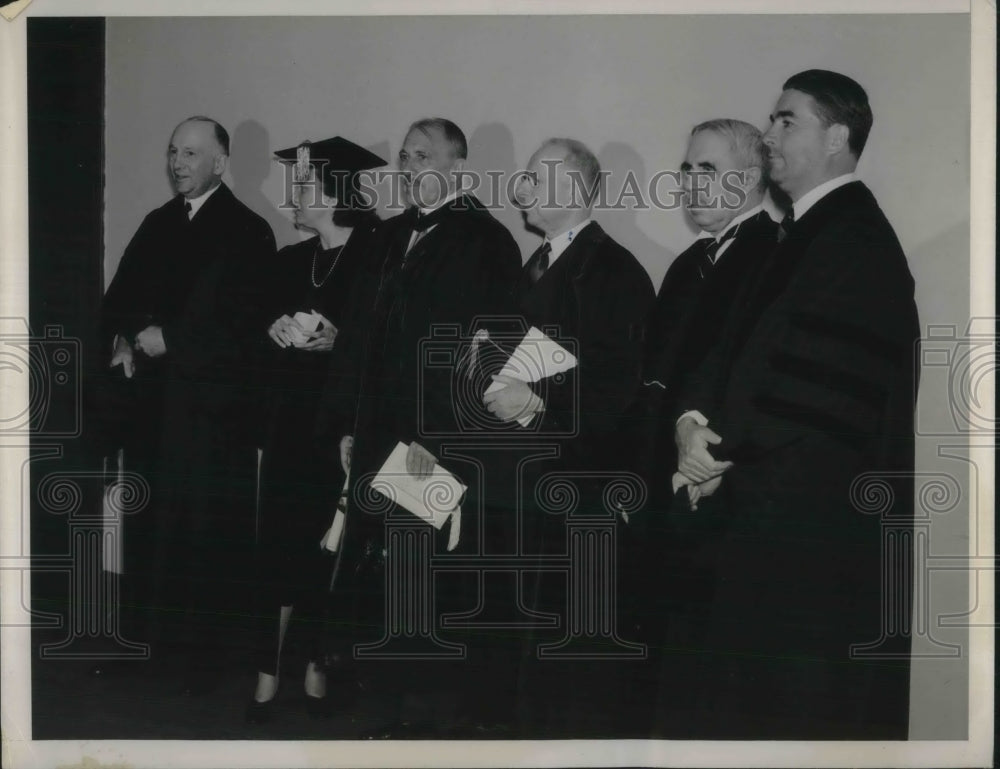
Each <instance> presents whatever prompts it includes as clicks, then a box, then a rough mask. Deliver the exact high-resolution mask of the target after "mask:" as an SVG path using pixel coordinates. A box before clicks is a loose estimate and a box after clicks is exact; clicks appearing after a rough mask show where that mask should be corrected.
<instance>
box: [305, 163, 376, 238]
mask: <svg viewBox="0 0 1000 769" xmlns="http://www.w3.org/2000/svg"><path fill="white" fill-rule="evenodd" d="M313 167H314V168H315V166H313ZM323 194H324V195H326V196H327V197H328V198H336V200H337V205H336V206H334V209H333V223H334V224H336V225H337V226H338V227H358V226H361V225H363V224H366V223H368V222H374V220H375V219H377V218H378V216H377V215H376V214H375V209H374V207H373V206H372V204H371V201H369V200H366V199H365V196H364V195H362V194H361V189H360V187H359V185H358V174H357V173H349V172H346V171H329V170H328V169H326V168H324V170H323Z"/></svg>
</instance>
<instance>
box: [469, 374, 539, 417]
mask: <svg viewBox="0 0 1000 769" xmlns="http://www.w3.org/2000/svg"><path fill="white" fill-rule="evenodd" d="M493 381H494V382H498V383H500V384H502V385H504V387H503V389H500V390H495V391H493V392H488V393H486V395H484V396H483V405H485V406H486V410H487V411H489V412H490V413H491V414H493V416H495V417H496V418H497V419H499V420H500V421H501V422H512V421H513V420H515V419H523V418H524V417H526V416H530V415H531V414H534V413H536V412H538V411H541V410H542V405H543V403H542V399H541V398H539V397H538V396H537V395H536V394H535V393H534V392H533V391H532V389H531V388H530V387H528V385H527V384H525V383H524V382H522V381H521V380H520V379H514V377H509V376H506V375H505V374H494V375H493Z"/></svg>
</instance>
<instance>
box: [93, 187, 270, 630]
mask: <svg viewBox="0 0 1000 769" xmlns="http://www.w3.org/2000/svg"><path fill="white" fill-rule="evenodd" d="M274 252H275V246H274V236H273V234H272V232H271V229H270V227H269V226H268V225H267V223H266V222H265V221H264V220H263V219H262V218H261V217H259V216H258V215H256V214H255V213H253V212H252V211H250V209H249V208H247V207H246V206H245V205H243V204H242V203H240V202H239V201H238V200H237V199H236V197H235V196H234V195H233V194H232V192H231V191H230V190H229V188H228V187H226V185H224V184H221V185H220V186H219V187H218V188H217V189H216V190H215V191H214V192H213V193H212V195H211V196H210V197H209V198H208V199H207V200H206V201H205V203H204V204H203V205H202V206H201V208H200V209H199V210H198V212H197V213H196V214H195V215H194V217H193V218H192V219H190V220H189V219H188V216H187V213H186V211H185V210H184V200H183V198H181V197H180V196H178V197H175V198H174V199H173V200H171V201H170V202H168V203H166V204H165V205H163V206H161V207H160V208H158V209H156V210H155V211H153V212H152V213H150V214H149V215H148V216H147V217H146V219H145V220H144V221H143V223H142V225H141V226H140V227H139V230H138V231H137V232H136V234H135V236H134V237H133V238H132V241H131V242H130V243H129V246H128V248H127V249H126V251H125V254H124V255H123V257H122V261H121V264H120V266H119V268H118V271H117V273H116V275H115V278H114V280H113V281H112V283H111V285H110V287H109V289H108V292H107V294H106V296H105V301H104V313H103V323H102V327H103V329H104V337H105V338H106V339H107V343H108V349H109V357H110V349H111V346H112V343H113V338H114V335H115V334H120V335H122V336H125V337H126V338H128V339H132V338H133V337H134V335H135V334H136V333H137V332H138V331H140V330H142V329H143V328H145V327H146V326H148V325H151V324H152V325H160V326H161V327H162V330H163V337H164V341H165V343H166V349H167V352H166V354H165V355H163V356H162V357H161V358H157V359H152V360H151V359H149V358H146V357H145V356H142V355H141V354H137V356H136V369H137V373H136V377H135V378H133V379H132V380H121V381H119V382H117V384H118V385H120V387H121V393H124V397H122V398H119V399H118V400H117V403H118V404H119V408H118V409H116V410H115V413H116V415H117V417H121V416H123V415H125V414H127V415H128V416H129V418H130V419H131V420H132V422H131V424H132V428H131V429H129V430H126V431H124V436H125V439H126V441H128V442H130V443H131V444H136V443H138V444H141V446H142V447H143V448H142V452H144V455H145V458H146V464H145V466H144V469H145V470H146V471H147V472H148V473H149V476H150V479H151V485H152V487H153V489H154V490H155V492H156V493H155V497H154V498H153V499H152V501H151V505H150V506H149V507H147V508H146V509H145V510H144V511H143V512H141V513H139V514H138V515H139V516H143V517H144V524H138V523H136V524H133V526H132V528H133V531H136V532H138V533H139V535H140V536H139V537H133V540H132V544H131V545H129V544H127V545H126V553H127V554H128V552H129V548H130V547H133V545H134V547H135V548H138V550H133V553H135V554H137V555H138V556H139V557H141V559H142V561H141V562H140V563H144V564H145V565H146V568H147V569H148V572H149V576H150V579H151V581H152V583H153V587H152V588H151V589H152V591H153V594H154V596H155V597H154V599H153V600H154V601H156V602H157V603H158V604H160V605H162V606H164V607H166V608H169V609H171V611H170V612H169V613H168V616H178V610H179V614H180V615H184V616H187V617H188V619H193V618H194V617H195V615H198V614H201V617H202V619H203V620H205V621H206V622H208V623H209V624H211V620H210V615H204V614H202V612H204V611H205V610H206V609H208V608H225V609H231V608H234V607H236V606H237V605H238V604H240V603H241V601H243V602H245V601H246V600H247V599H246V598H244V597H243V592H242V591H241V590H240V589H239V585H240V584H241V581H242V580H244V579H245V577H246V572H247V569H248V568H249V564H248V554H249V547H250V544H251V543H252V539H253V520H254V508H253V502H254V496H253V495H254V478H255V470H256V447H255V441H254V439H253V434H254V429H255V425H256V424H258V423H259V419H260V413H259V412H260V405H261V404H260V392H259V389H258V388H257V387H256V386H255V385H254V383H255V382H256V381H257V376H256V374H257V368H258V360H257V356H256V353H255V350H256V339H257V337H258V336H259V334H260V333H262V330H263V329H266V321H265V319H264V316H263V315H262V312H261V310H262V307H263V306H264V303H263V301H262V281H261V276H262V275H263V274H264V268H265V265H266V264H267V263H268V262H269V261H271V260H273V258H274ZM115 373H116V372H115ZM133 385H135V386H134V387H133ZM130 391H131V392H130ZM130 400H131V402H130ZM123 403H124V404H125V406H124V408H122V407H121V404H123ZM120 434H121V433H119V435H120ZM127 445H128V444H127ZM135 453H136V454H140V452H139V451H137V452H135ZM128 461H129V460H128V459H126V462H127V463H128ZM128 527H129V522H128V521H127V522H126V528H128ZM128 540H129V535H128V534H127V533H126V541H127V542H128ZM126 569H128V566H126ZM191 627H192V625H191V623H190V622H185V623H184V627H183V628H182V629H183V630H185V632H186V631H187V630H189V629H191ZM189 635H190V634H189ZM200 635H203V634H200Z"/></svg>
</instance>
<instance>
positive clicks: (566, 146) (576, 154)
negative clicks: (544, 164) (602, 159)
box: [542, 137, 602, 205]
mask: <svg viewBox="0 0 1000 769" xmlns="http://www.w3.org/2000/svg"><path fill="white" fill-rule="evenodd" d="M542 146H543V147H559V148H560V149H561V150H563V151H564V152H565V153H566V158H565V159H566V162H567V163H568V164H569V165H571V166H572V167H573V168H575V169H576V170H577V171H579V172H580V177H581V178H582V180H583V184H584V187H585V189H586V191H587V201H586V202H587V205H590V203H591V202H592V201H593V199H594V198H595V197H596V196H597V191H598V189H599V187H600V183H601V181H602V178H601V164H600V163H598V162H597V156H596V155H595V154H594V153H593V152H591V151H590V149H589V148H588V147H587V145H586V144H584V143H583V142H580V141H577V140H576V139H566V138H561V137H552V138H551V139H546V140H545V141H544V142H543V143H542Z"/></svg>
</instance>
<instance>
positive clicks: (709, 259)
mask: <svg viewBox="0 0 1000 769" xmlns="http://www.w3.org/2000/svg"><path fill="white" fill-rule="evenodd" d="M739 228H740V226H739V225H738V224H737V225H736V226H735V227H733V228H731V229H730V230H728V231H727V232H726V233H725V234H724V235H723V236H722V237H721V238H718V239H716V238H705V247H704V249H703V250H702V252H701V254H699V258H698V274H699V275H700V276H701V277H702V278H703V279H704V278H707V277H708V276H709V275H710V274H711V272H712V270H714V269H715V259H716V257H717V256H718V255H719V251H720V250H721V249H722V247H723V246H724V245H725V244H726V243H728V242H729V241H730V240H732V239H733V238H735V237H736V232H737V230H739Z"/></svg>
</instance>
